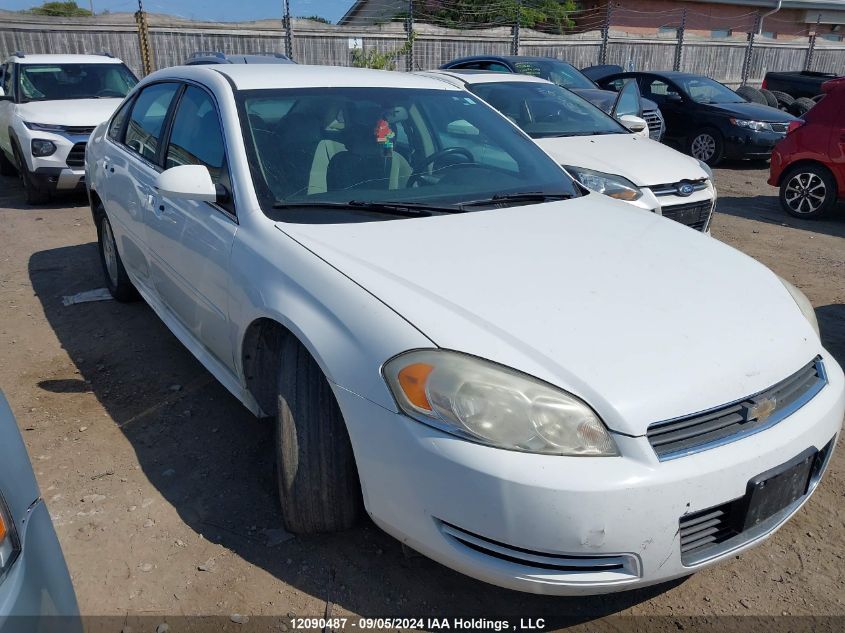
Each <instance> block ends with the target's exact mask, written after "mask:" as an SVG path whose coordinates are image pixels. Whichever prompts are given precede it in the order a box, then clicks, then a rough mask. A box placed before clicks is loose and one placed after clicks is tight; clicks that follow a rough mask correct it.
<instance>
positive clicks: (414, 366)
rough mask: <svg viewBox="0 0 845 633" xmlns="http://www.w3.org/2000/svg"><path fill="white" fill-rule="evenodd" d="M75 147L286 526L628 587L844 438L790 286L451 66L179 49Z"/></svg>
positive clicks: (806, 474) (476, 572)
mask: <svg viewBox="0 0 845 633" xmlns="http://www.w3.org/2000/svg"><path fill="white" fill-rule="evenodd" d="M279 138H284V139H285V144H284V146H283V151H280V144H279V142H278V139H279ZM86 170H87V171H86V173H87V175H88V179H87V180H86V182H87V183H88V186H89V188H90V196H91V204H92V212H93V219H94V222H95V224H96V226H97V227H98V236H99V245H100V254H101V259H102V262H103V270H104V276H105V283H106V284H107V285H108V287H109V289H110V290H111V292H112V294H113V295H114V297H115V298H116V299H119V300H128V299H131V298H133V297H134V296H137V295H136V293H138V294H140V295H141V296H142V297H143V298H144V299H145V300H146V301H147V302H148V303H149V304H150V306H152V308H153V310H154V311H155V312H156V313H157V314H158V315H159V316H160V318H161V319H162V320H163V321H164V323H165V324H167V326H168V327H169V328H170V329H171V330H172V331H173V333H174V334H175V335H176V336H177V337H178V338H179V339H180V340H181V341H182V342H183V343H184V344H185V345H186V346H187V347H188V349H190V350H191V351H192V352H193V353H194V354H195V355H196V356H197V358H198V359H199V360H200V361H201V362H202V363H203V364H204V365H205V366H206V367H207V368H208V369H209V371H211V372H212V374H214V375H215V376H216V377H217V378H218V379H219V380H220V381H221V382H222V383H223V384H224V385H225V386H226V387H227V388H228V389H229V390H230V391H231V392H232V393H233V394H234V395H235V397H237V398H238V399H239V400H240V401H241V402H243V403H244V405H245V406H246V407H248V408H249V409H250V410H251V411H252V412H253V413H255V414H256V415H258V416H262V417H271V418H274V419H275V423H276V436H275V444H276V451H277V473H278V484H279V493H280V499H281V504H282V514H283V517H284V522H285V526H286V528H287V529H288V530H290V531H292V532H296V533H313V532H326V531H335V530H339V529H343V528H346V527H349V526H351V525H353V524H354V522H355V520H356V518H357V517H358V516H359V515H360V513H361V509H362V502H363V507H365V508H366V511H367V512H368V513H369V515H370V516H371V517H372V518H373V520H374V521H375V522H376V523H377V524H378V525H379V526H381V527H382V528H384V529H385V530H386V531H387V532H388V533H390V534H392V535H394V536H396V537H397V538H399V539H400V540H401V541H402V542H403V543H406V544H407V545H408V546H410V547H412V548H414V549H416V550H418V551H419V552H421V553H423V554H425V555H427V556H430V557H431V558H433V559H435V560H437V561H440V562H442V563H443V564H445V565H448V566H450V567H452V568H454V569H456V570H458V571H461V572H463V573H465V574H469V575H471V576H474V577H476V578H479V579H482V580H485V581H487V582H491V583H494V584H498V585H501V586H504V587H510V588H513V589H518V590H523V591H533V592H538V593H544V594H585V593H600V592H607V591H618V590H623V589H630V588H633V587H637V586H643V585H648V584H652V583H657V582H661V581H665V580H668V579H670V578H675V577H679V576H685V575H687V574H690V573H693V572H694V571H696V570H698V569H701V568H703V567H705V566H707V565H709V564H712V563H715V562H716V561H719V560H722V559H725V558H730V559H733V558H734V556H735V555H736V554H737V553H738V552H740V551H742V550H744V549H746V548H748V547H751V546H753V545H756V544H758V543H760V542H761V541H762V540H763V539H764V538H765V537H767V536H768V535H770V534H771V533H772V532H774V531H775V530H776V529H777V528H778V527H779V526H780V525H782V524H783V523H784V521H786V520H787V519H788V518H789V517H790V516H791V515H792V514H793V513H794V512H796V511H797V510H798V508H799V507H800V506H801V505H802V504H803V503H804V502H805V501H806V500H807V498H808V497H809V495H810V494H811V493H812V492H813V490H814V489H815V487H816V485H817V484H818V482H819V478H820V477H821V475H822V472H823V471H824V468H825V466H826V464H827V462H828V459H829V457H830V455H831V453H832V451H833V446H834V442H835V438H836V437H837V434H838V432H839V430H840V427H841V424H842V417H843V413H845V376H843V374H842V370H841V368H840V367H839V365H838V364H837V363H836V360H835V359H834V358H833V357H832V356H831V355H830V354H829V353H828V352H827V351H825V349H824V348H823V347H822V345H821V342H820V340H819V336H818V325H817V323H816V321H815V315H814V313H813V309H812V306H811V305H810V304H809V302H808V301H807V299H806V297H804V296H803V295H802V294H801V292H800V291H798V290H797V289H795V288H794V287H792V286H790V285H789V284H787V283H785V282H782V280H780V279H779V278H778V277H777V276H775V275H774V274H773V273H772V272H770V271H769V270H767V269H766V268H765V267H764V266H762V265H761V264H760V263H758V262H757V261H755V260H753V259H751V258H749V257H747V256H745V255H743V254H742V253H740V252H738V251H736V250H734V249H732V248H730V247H728V246H726V245H725V244H722V243H720V242H718V241H717V240H712V239H709V238H706V237H704V236H703V235H700V234H699V233H697V232H695V231H690V230H688V229H687V228H686V227H683V226H681V225H679V224H678V223H676V222H666V221H664V220H663V219H662V218H659V217H656V216H655V215H654V214H653V213H647V212H639V211H637V210H633V209H631V207H630V205H628V204H625V203H623V202H620V201H617V200H613V199H611V198H609V197H607V196H603V195H599V194H595V193H588V192H587V191H586V190H584V189H583V188H581V187H580V186H579V185H577V184H576V183H575V182H574V181H572V179H571V178H570V177H569V175H568V174H567V173H566V172H565V171H564V170H563V169H562V168H561V167H560V166H559V165H558V164H557V163H556V162H555V161H554V160H553V159H552V158H551V157H550V156H549V155H548V154H546V153H545V152H544V151H543V150H542V149H541V148H540V147H538V146H537V145H536V144H535V143H534V142H533V141H532V140H531V139H530V138H529V137H528V136H527V135H525V134H524V133H523V132H522V131H520V130H519V128H517V127H516V126H514V125H513V124H511V123H510V122H508V121H507V120H506V119H505V118H504V117H503V116H502V115H501V114H500V113H499V112H497V111H495V110H494V109H493V108H491V107H490V106H488V105H487V104H485V103H484V102H483V101H482V100H481V99H479V98H477V97H475V96H473V95H472V94H470V93H468V92H466V91H465V90H462V89H459V88H457V87H455V86H451V85H449V84H448V83H446V82H444V81H440V80H435V79H431V78H428V77H421V76H418V75H414V74H406V73H394V72H385V71H375V70H365V69H349V68H328V67H317V66H313V67H311V66H295V67H294V66H290V67H287V68H284V69H281V68H268V67H266V66H265V67H260V68H259V67H255V66H250V65H239V64H230V65H225V66H217V67H215V68H214V69H210V68H205V67H200V66H194V67H191V66H180V67H175V68H168V69H164V70H161V71H158V72H156V73H153V74H152V75H150V76H148V77H146V78H145V79H144V80H143V81H142V82H141V83H140V84H139V86H137V87H136V88H135V90H134V91H133V92H132V94H130V95H129V97H128V98H127V99H126V101H125V102H124V104H123V105H122V106H121V107H120V108H119V109H118V111H117V113H116V114H115V115H114V116H113V117H112V119H111V121H109V122H108V123H105V124H103V125H101V126H99V127H98V128H97V130H96V131H95V132H94V135H93V138H92V140H91V142H90V143H89V146H88V153H87V155H86ZM772 341H777V345H772ZM550 517H551V518H553V520H550ZM712 528H715V529H712ZM644 543H645V544H647V547H644V546H643V544H644Z"/></svg>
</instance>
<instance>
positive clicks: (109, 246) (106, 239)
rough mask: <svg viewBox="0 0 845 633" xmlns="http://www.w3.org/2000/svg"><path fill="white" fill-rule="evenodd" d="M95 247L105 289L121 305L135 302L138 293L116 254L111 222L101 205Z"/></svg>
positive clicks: (118, 254) (118, 255)
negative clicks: (104, 281) (98, 255)
mask: <svg viewBox="0 0 845 633" xmlns="http://www.w3.org/2000/svg"><path fill="white" fill-rule="evenodd" d="M97 218H98V220H97V245H98V247H99V248H98V250H99V251H100V265H102V267H103V277H104V278H105V280H106V288H108V289H109V292H110V293H111V296H112V297H114V298H115V300H117V301H120V302H121V303H128V302H130V301H136V300H137V299H138V298H139V295H138V291H137V290H136V289H135V286H133V285H132V282H131V281H130V280H129V275H127V274H126V269H125V268H124V267H123V261H122V260H121V259H120V253H118V252H117V243H116V242H115V239H114V232H113V231H112V228H111V222H109V218H108V216H107V215H106V212H105V210H104V209H103V207H102V205H100V206H99V207H98V209H97Z"/></svg>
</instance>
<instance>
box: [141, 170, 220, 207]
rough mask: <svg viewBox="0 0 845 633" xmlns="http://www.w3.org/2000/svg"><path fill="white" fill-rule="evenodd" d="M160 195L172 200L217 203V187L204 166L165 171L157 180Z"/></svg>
mask: <svg viewBox="0 0 845 633" xmlns="http://www.w3.org/2000/svg"><path fill="white" fill-rule="evenodd" d="M155 187H156V189H158V191H159V193H160V194H162V195H164V196H168V197H170V198H181V199H184V200H199V201H202V202H217V187H215V186H214V183H213V182H212V181H211V174H209V173H208V168H207V167H205V166H204V165H179V166H178V167H171V168H170V169H165V170H164V171H163V172H161V173H160V174H159V175H158V177H157V178H156V182H155Z"/></svg>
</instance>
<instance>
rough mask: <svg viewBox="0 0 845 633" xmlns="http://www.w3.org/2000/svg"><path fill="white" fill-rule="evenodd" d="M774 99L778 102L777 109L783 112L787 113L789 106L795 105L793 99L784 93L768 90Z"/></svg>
mask: <svg viewBox="0 0 845 633" xmlns="http://www.w3.org/2000/svg"><path fill="white" fill-rule="evenodd" d="M769 92H771V93H772V94H773V95H774V96H775V99H777V100H778V107H779V108H780V109H781V110H783V111H784V112H788V111H789V106H791V105H792V104H793V103H795V97H793V96H792V95H790V94H787V93H785V92H781V91H780V90H770V91H769Z"/></svg>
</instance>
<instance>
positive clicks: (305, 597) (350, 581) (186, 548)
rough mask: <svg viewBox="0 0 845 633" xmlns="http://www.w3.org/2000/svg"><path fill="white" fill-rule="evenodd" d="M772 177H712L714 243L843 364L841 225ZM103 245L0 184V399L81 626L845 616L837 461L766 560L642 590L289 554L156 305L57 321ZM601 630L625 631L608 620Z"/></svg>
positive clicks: (68, 315) (265, 475)
mask: <svg viewBox="0 0 845 633" xmlns="http://www.w3.org/2000/svg"><path fill="white" fill-rule="evenodd" d="M767 174H768V168H767V166H765V165H753V164H737V165H729V166H727V167H726V168H725V169H719V170H718V171H717V186H718V189H719V195H720V198H719V203H718V212H717V214H716V216H715V219H714V222H713V235H714V237H715V238H717V239H720V240H723V241H725V242H727V243H729V244H732V245H734V246H735V247H737V248H739V249H741V250H743V251H745V252H746V253H748V254H750V255H752V256H753V257H755V258H757V259H759V260H760V261H762V262H763V263H765V264H766V265H768V266H770V267H771V268H772V269H773V270H774V271H775V272H777V273H778V274H780V275H781V276H783V277H785V278H786V279H788V280H791V281H792V282H793V283H794V284H795V285H796V286H798V287H799V288H801V289H802V290H803V291H804V292H806V294H807V295H808V296H809V298H810V299H811V300H812V302H813V304H814V305H815V306H816V309H817V312H818V318H819V322H820V324H821V328H822V332H823V338H824V342H825V345H826V347H827V348H828V349H829V350H830V351H831V352H832V353H833V354H834V355H835V356H836V357H837V359H838V360H839V362H840V363H845V209H841V210H840V213H839V214H837V216H835V217H834V218H832V219H830V220H827V221H823V222H807V221H797V220H793V219H791V218H789V217H788V216H786V215H785V214H784V213H783V212H782V211H781V210H780V209H779V207H778V203H777V198H776V195H775V194H776V191H775V190H774V189H773V188H771V187H769V186H768V185H767V184H766V183H765V179H766V176H767ZM95 237H96V235H95V230H94V227H93V225H92V223H91V218H90V214H89V210H88V208H87V206H86V201H85V200H84V198H66V199H62V200H61V201H59V202H57V203H56V204H53V205H51V206H46V207H39V208H28V207H26V205H25V204H24V202H23V195H22V192H21V191H20V189H19V187H18V184H17V181H16V180H14V179H10V178H0V244H2V251H0V262H1V263H0V359H2V363H0V389H2V390H3V391H4V392H5V394H6V396H7V397H8V399H9V401H10V402H11V405H12V408H13V410H14V412H15V414H16V415H17V418H18V423H19V425H20V428H21V431H22V432H23V436H24V439H25V441H26V444H27V447H28V449H29V453H30V456H31V458H32V462H33V464H34V467H35V470H36V473H37V477H38V482H39V484H40V486H41V491H42V494H43V496H44V499H45V500H46V502H47V505H48V507H49V509H50V513H51V515H52V517H53V521H54V523H55V526H56V530H57V532H58V535H59V539H60V541H61V544H62V546H63V548H64V552H65V556H66V558H67V562H68V565H69V567H70V570H71V573H72V575H73V582H74V585H75V587H76V592H77V595H78V598H79V603H80V606H81V610H82V612H83V613H84V614H90V615H93V614H107V615H116V616H124V615H126V614H129V615H150V616H156V617H157V618H158V617H161V618H164V617H165V616H177V615H192V614H205V615H214V614H217V615H221V616H225V617H224V618H223V619H224V620H225V621H226V622H229V621H230V619H232V620H238V618H231V616H232V614H247V615H249V616H251V617H252V618H255V617H256V616H260V615H280V616H290V615H292V614H295V615H298V616H316V617H319V616H323V615H324V614H327V613H328V614H331V615H333V616H342V615H350V614H351V615H357V616H367V617H386V616H413V617H427V616H437V617H445V616H453V615H464V616H475V617H478V616H483V617H487V618H492V617H496V616H497V615H505V616H509V617H510V618H512V619H513V618H514V617H515V616H516V615H520V616H525V617H533V618H538V617H545V618H549V619H553V618H555V617H557V618H570V619H571V620H572V621H574V622H592V623H593V624H594V625H597V624H599V623H600V622H597V621H594V619H596V618H603V617H605V616H619V615H641V616H668V619H665V620H660V621H659V622H660V624H659V626H658V625H655V627H654V628H652V630H664V629H665V630H670V629H671V630H676V629H678V628H684V626H685V625H684V623H683V622H684V621H685V620H683V619H679V618H683V617H684V616H719V615H741V616H748V615H776V616H780V615H782V614H783V615H786V614H789V615H817V616H818V615H841V616H845V602H844V601H845V571H844V570H845V564H843V563H844V561H843V553H845V549H843V543H845V505H844V504H843V501H844V500H845V499H843V496H845V457H843V449H842V447H841V446H840V447H839V448H838V450H837V453H836V455H835V456H834V458H833V461H832V464H831V466H830V469H829V471H828V473H827V476H826V478H825V480H824V481H823V482H822V484H821V486H820V488H819V490H818V492H817V494H816V495H815V496H814V498H813V499H812V500H811V501H810V502H809V503H808V504H807V506H806V507H805V508H804V509H803V510H802V511H801V512H800V513H799V514H798V515H797V516H796V517H795V518H794V519H793V520H792V521H791V522H790V523H788V524H787V525H786V526H785V527H784V528H783V529H782V530H780V532H778V533H777V534H776V535H775V536H774V537H773V538H772V539H771V540H769V541H768V542H767V543H766V544H764V545H763V546H761V547H758V548H756V549H754V550H752V551H751V552H748V553H746V554H743V555H742V556H738V557H736V559H732V560H730V561H727V562H725V563H723V564H721V565H718V566H716V567H715V568H710V569H708V570H706V571H703V572H700V573H698V574H697V575H695V576H693V577H691V578H690V579H688V580H685V581H680V582H675V583H672V584H670V585H669V586H665V585H664V586H659V587H655V588H651V589H648V590H641V591H634V592H627V593H623V594H616V595H613V596H605V597H599V598H579V599H574V598H544V597H538V596H530V595H523V594H519V593H515V592H511V591H507V590H503V589H498V588H495V587H492V586H488V585H486V584H483V583H481V582H477V581H475V580H472V579H469V578H466V577H464V576H462V575H460V574H458V573H455V572H453V571H451V570H449V569H446V568H444V567H442V566H440V565H438V564H436V563H433V562H431V561H429V560H427V559H425V558H421V557H410V558H409V557H406V556H405V555H403V552H402V549H401V547H400V546H399V544H398V543H397V542H396V541H394V540H393V539H391V538H390V537H388V536H386V535H385V534H384V533H382V532H381V531H380V530H378V529H377V528H376V527H374V526H373V525H371V524H365V525H363V526H361V527H360V528H357V529H355V530H353V531H351V532H347V533H343V534H339V535H333V536H318V537H309V538H294V539H291V540H288V541H286V542H283V543H277V542H276V541H278V540H280V539H279V534H278V532H277V531H274V530H276V529H277V528H279V527H280V525H281V517H280V513H279V509H278V502H277V500H276V496H275V492H274V477H273V454H272V448H271V444H272V441H271V429H270V426H269V425H268V424H265V423H262V422H259V421H257V420H256V419H254V418H253V417H252V416H250V414H249V413H248V412H247V411H246V410H244V409H243V408H242V407H241V406H240V405H239V404H238V403H237V402H236V401H235V399H234V398H233V397H231V396H230V395H229V394H228V392H226V390H225V389H224V388H223V387H222V386H221V385H219V384H218V383H217V382H215V381H214V380H213V379H212V377H211V376H210V375H209V374H208V372H206V371H205V370H204V369H203V368H202V367H201V366H200V364H199V363H198V362H197V361H196V360H195V359H194V358H193V357H192V356H191V355H190V353H189V352H188V351H187V350H186V349H184V348H183V347H182V346H181V344H180V343H179V342H178V341H177V340H176V339H175V338H174V337H173V336H172V335H171V334H170V332H169V331H168V330H167V329H166V328H165V327H164V325H163V324H162V323H161V322H160V321H159V320H158V318H157V317H156V316H155V315H154V314H153V312H152V311H151V310H150V309H149V308H147V307H146V305H145V304H143V303H135V304H119V303H116V302H114V301H103V302H96V303H86V304H80V305H71V306H64V305H63V304H62V297H63V296H65V295H72V294H74V293H77V292H80V291H84V290H90V289H95V288H101V287H102V286H103V282H102V274H101V272H100V264H99V261H98V256H97V250H96V245H95V241H94V240H95ZM737 308H738V309H740V308H741V306H737ZM673 618H674V619H673ZM616 621H621V620H619V619H617V620H616ZM602 622H604V623H605V624H607V630H621V629H620V626H619V625H616V624H613V622H614V617H610V618H608V619H605V620H602ZM673 623H674V624H673ZM843 624H845V620H843ZM278 626H279V627H280V630H286V629H287V627H286V625H284V624H279V625H278ZM549 626H550V625H549V624H548V622H547V624H546V627H547V628H549ZM118 630H119V629H118Z"/></svg>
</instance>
